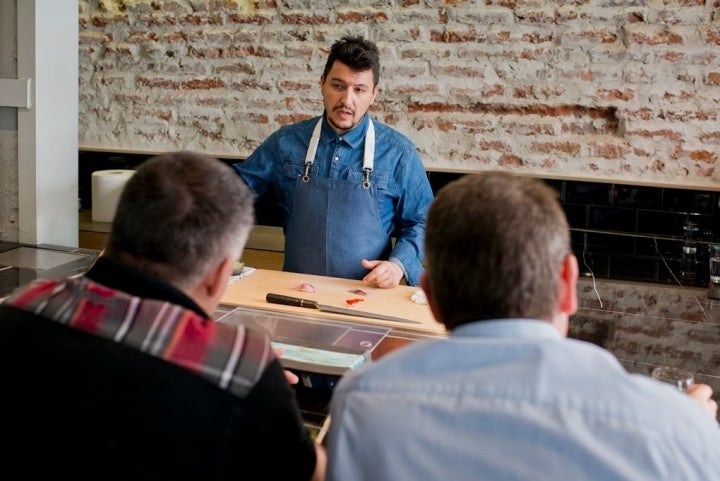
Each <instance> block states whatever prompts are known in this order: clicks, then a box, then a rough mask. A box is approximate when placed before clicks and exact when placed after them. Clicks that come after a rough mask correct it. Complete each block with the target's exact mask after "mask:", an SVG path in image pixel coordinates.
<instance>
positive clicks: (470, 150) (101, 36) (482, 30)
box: [79, 0, 720, 189]
mask: <svg viewBox="0 0 720 481" xmlns="http://www.w3.org/2000/svg"><path fill="white" fill-rule="evenodd" d="M317 5H321V6H317ZM79 22H80V23H79V28H80V145H81V147H83V148H88V149H109V150H124V149H130V150H138V151H149V152H154V151H164V150H169V149H178V148H190V149H196V150H201V151H204V152H207V153H211V154H213V155H217V156H225V157H239V158H242V157H245V156H247V155H248V154H249V153H250V152H251V151H252V150H253V149H254V148H255V147H256V146H257V145H258V144H259V143H260V142H261V141H262V140H263V139H264V138H265V137H267V136H268V135H269V134H270V133H271V132H272V131H274V130H275V129H276V128H278V127H279V126H280V125H283V124H286V123H289V122H292V121H295V120H299V119H303V118H307V117H310V116H314V115H317V114H319V113H320V111H321V109H322V102H321V98H320V91H319V85H318V83H319V77H320V74H321V71H322V67H323V66H324V62H325V58H326V55H327V49H328V47H329V45H330V44H331V43H332V42H333V41H335V40H337V39H338V38H339V37H341V36H342V35H344V34H347V33H353V34H362V35H364V36H366V37H368V38H370V39H372V40H373V41H375V42H376V43H377V44H378V46H379V47H380V49H381V53H382V63H383V65H382V72H381V80H380V86H381V92H380V95H379V96H378V99H377V102H376V104H375V106H374V107H373V109H372V114H373V115H374V116H376V117H377V118H378V119H379V120H381V121H383V122H386V123H388V124H390V125H393V126H395V127H396V128H398V129H399V130H401V131H402V132H404V133H405V134H407V135H408V136H409V137H410V138H411V139H413V140H414V141H415V143H416V145H417V147H418V149H419V151H420V154H421V157H422V158H423V161H424V162H425V165H426V168H427V169H428V170H442V171H461V172H465V171H474V170H484V169H495V168H499V169H505V170H512V171H517V172H522V173H527V174H531V175H537V176H541V177H544V178H576V179H589V180H594V181H601V182H604V181H607V182H619V183H623V182H626V183H631V184H647V185H659V186H664V185H673V186H681V187H685V188H698V189H715V188H716V186H717V183H718V179H720V172H716V170H717V169H716V164H717V163H718V161H719V159H718V156H719V155H720V129H719V128H718V125H719V119H718V111H719V110H720V0H676V1H673V0H627V1H619V0H575V1H539V0H538V1H533V0H526V1H523V0H486V1H462V0H445V1H439V0H388V1H385V2H374V3H371V4H369V5H368V2H360V1H352V0H351V1H343V2H310V1H303V0H296V1H293V0H285V1H282V0H278V1H273V0H264V1H250V0H222V1H221V0H165V1H161V0H133V1H129V0H125V1H121V0H114V1H112V0H80V2H79Z"/></svg>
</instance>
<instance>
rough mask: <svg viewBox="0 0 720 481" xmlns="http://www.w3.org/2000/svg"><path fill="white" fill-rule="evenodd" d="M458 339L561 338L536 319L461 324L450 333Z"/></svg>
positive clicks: (550, 327)
mask: <svg viewBox="0 0 720 481" xmlns="http://www.w3.org/2000/svg"><path fill="white" fill-rule="evenodd" d="M452 335H453V336H458V337H522V338H533V339H551V338H557V339H560V338H561V337H562V336H561V335H560V333H559V332H558V330H557V329H555V327H554V326H553V325H552V324H550V322H548V321H541V320H538V319H493V320H489V321H475V322H469V323H467V324H461V325H459V326H457V327H455V328H454V329H453V331H452Z"/></svg>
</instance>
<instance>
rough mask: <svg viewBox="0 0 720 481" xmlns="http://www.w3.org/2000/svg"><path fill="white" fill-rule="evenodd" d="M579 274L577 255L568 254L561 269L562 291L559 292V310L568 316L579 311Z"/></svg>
mask: <svg viewBox="0 0 720 481" xmlns="http://www.w3.org/2000/svg"><path fill="white" fill-rule="evenodd" d="M578 275H579V268H578V261H577V257H575V255H573V254H568V255H566V256H565V259H563V263H562V268H561V270H560V292H559V293H558V306H557V307H558V310H559V311H560V312H562V313H564V314H567V315H568V316H572V315H573V314H575V313H576V312H577V308H578V301H577V281H578Z"/></svg>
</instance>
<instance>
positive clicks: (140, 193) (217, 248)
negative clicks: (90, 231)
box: [104, 151, 255, 289]
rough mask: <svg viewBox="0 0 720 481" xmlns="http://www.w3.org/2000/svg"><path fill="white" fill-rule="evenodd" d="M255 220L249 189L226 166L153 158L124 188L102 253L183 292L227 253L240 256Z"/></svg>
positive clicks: (176, 155)
mask: <svg viewBox="0 0 720 481" xmlns="http://www.w3.org/2000/svg"><path fill="white" fill-rule="evenodd" d="M254 221H255V218H254V209H253V195H252V192H251V191H250V189H249V188H248V187H247V186H246V185H245V183H244V182H243V181H242V179H241V178H240V176H238V175H237V173H235V172H234V171H233V170H232V169H231V168H230V167H229V166H228V165H226V164H224V163H223V162H221V161H220V160H217V159H214V158H211V157H207V156H205V155H202V154H199V153H195V152H188V151H180V152H172V153H167V154H164V155H158V156H155V157H152V158H150V159H148V160H146V161H145V162H143V163H142V164H140V166H139V167H138V168H137V171H136V173H135V174H134V175H133V176H132V177H131V178H130V180H128V182H127V184H125V188H124V189H123V192H122V195H121V196H120V200H119V202H118V206H117V211H116V213H115V217H114V219H113V223H112V230H111V232H110V235H109V237H108V242H107V245H106V248H105V253H104V255H106V256H107V257H109V258H114V259H116V260H118V261H120V262H123V263H124V264H127V265H129V266H131V267H134V268H136V269H138V270H140V271H142V272H145V273H146V274H149V275H152V276H154V277H157V278H159V279H162V280H164V281H166V282H168V283H170V284H173V285H174V286H176V287H178V288H180V289H183V288H187V287H190V286H192V285H193V284H194V283H196V282H198V281H199V280H200V279H201V278H202V277H203V276H204V275H205V274H206V273H207V272H208V271H209V269H211V268H212V267H214V266H215V265H217V263H219V262H220V261H222V260H223V259H224V258H226V257H227V256H233V257H234V258H235V259H239V258H240V255H241V254H242V250H243V248H244V246H245V242H246V241H247V238H248V235H249V233H250V230H251V229H252V226H253V224H254Z"/></svg>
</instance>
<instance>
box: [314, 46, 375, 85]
mask: <svg viewBox="0 0 720 481" xmlns="http://www.w3.org/2000/svg"><path fill="white" fill-rule="evenodd" d="M336 60H338V61H340V62H342V63H344V64H345V65H347V66H348V67H350V68H351V69H352V70H353V71H355V72H364V71H366V70H372V72H373V82H374V85H373V87H374V86H375V85H377V84H378V82H379V81H380V54H379V52H378V48H377V46H376V45H375V44H374V43H373V42H371V41H369V40H365V39H364V38H362V37H360V36H345V37H343V38H342V39H340V40H338V41H337V42H335V43H334V44H332V47H330V55H329V56H328V59H327V62H326V63H325V70H324V71H323V77H327V75H328V73H330V70H331V69H332V67H333V64H334V63H335V61H336Z"/></svg>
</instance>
